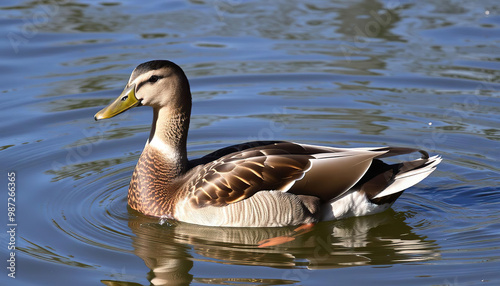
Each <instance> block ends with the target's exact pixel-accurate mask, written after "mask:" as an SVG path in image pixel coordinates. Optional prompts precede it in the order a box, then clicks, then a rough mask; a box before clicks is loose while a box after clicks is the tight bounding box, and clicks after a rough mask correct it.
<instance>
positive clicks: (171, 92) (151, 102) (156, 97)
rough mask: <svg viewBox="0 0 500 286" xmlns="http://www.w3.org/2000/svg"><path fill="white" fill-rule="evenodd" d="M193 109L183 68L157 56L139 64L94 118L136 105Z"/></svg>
mask: <svg viewBox="0 0 500 286" xmlns="http://www.w3.org/2000/svg"><path fill="white" fill-rule="evenodd" d="M142 105H144V106H151V107H153V109H155V110H160V109H162V108H167V109H169V110H172V111H175V112H179V113H184V112H190V111H191V92H190V90H189V82H188V80H187V78H186V75H185V74H184V71H182V69H181V68H180V67H179V66H178V65H176V64H174V63H173V62H171V61H166V60H154V61H149V62H145V63H142V64H140V65H138V66H137V67H136V68H135V69H134V71H133V72H132V74H131V75H130V79H129V81H128V84H127V86H126V87H125V89H124V90H123V92H122V93H121V94H120V96H119V97H118V98H117V99H116V100H115V101H113V102H112V103H111V104H110V105H108V106H107V107H105V108H104V109H102V110H101V111H99V112H97V113H96V114H95V116H94V119H95V120H99V119H106V118H111V117H113V116H115V115H118V114H120V113H122V112H124V111H127V110H129V109H131V108H132V107H136V106H142Z"/></svg>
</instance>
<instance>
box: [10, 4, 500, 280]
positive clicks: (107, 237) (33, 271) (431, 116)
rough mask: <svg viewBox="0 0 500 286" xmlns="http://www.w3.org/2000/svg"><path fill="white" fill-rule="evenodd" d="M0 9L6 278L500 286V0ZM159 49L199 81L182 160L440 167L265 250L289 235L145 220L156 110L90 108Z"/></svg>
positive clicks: (287, 231) (106, 100) (102, 103)
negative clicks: (264, 150)
mask: <svg viewBox="0 0 500 286" xmlns="http://www.w3.org/2000/svg"><path fill="white" fill-rule="evenodd" d="M434 2H435V3H434ZM0 5H1V6H0V13H1V14H0V15H1V16H0V30H1V33H0V34H1V35H2V36H1V37H0V43H1V45H0V49H1V53H0V60H1V61H0V63H1V64H0V69H1V71H2V72H1V74H2V76H1V78H0V92H1V95H0V98H1V99H2V104H0V132H1V134H2V136H1V137H0V164H1V167H2V168H1V172H2V174H0V178H1V179H0V183H1V185H0V186H1V190H2V191H1V193H2V196H1V199H2V203H1V205H2V208H1V215H2V216H4V220H3V221H4V226H3V227H2V229H3V231H2V232H1V234H0V238H1V246H0V249H1V251H0V253H1V255H2V257H1V258H2V260H3V261H6V260H7V262H4V264H3V265H4V267H3V270H2V276H1V278H0V284H2V285H62V284H70V285H150V284H151V285H186V284H193V285H202V284H215V285H287V284H290V285H331V284H339V285H345V284H350V285H363V284H370V285H403V284H404V285H478V284H481V285H499V284H500V274H499V269H500V212H499V209H500V191H499V189H498V186H499V183H500V165H499V163H498V162H499V159H500V158H499V154H500V148H499V147H500V144H499V141H500V93H499V90H500V57H499V55H498V52H499V51H500V15H499V11H500V10H499V8H500V6H499V4H498V1H493V0H492V1H463V0H456V1H455V0H447V1H404V0H402V1H392V0H390V1H376V0H356V1H284V0H283V1H257V0H256V1H247V0H211V1H210V0H207V1H203V0H193V1H168V2H167V1H165V2H160V1H158V2H152V1H151V2H147V1H141V2H134V1H89V0H81V1H78V0H75V1H20V2H19V3H17V4H12V3H10V4H9V1H7V2H4V3H2V4H0ZM152 59H169V60H172V61H174V62H176V63H177V64H179V65H180V66H181V67H182V68H183V69H184V71H185V72H186V74H187V76H188V78H189V79H190V84H191V89H192V94H193V112H192V118H191V127H190V132H189V138H188V155H189V156H190V157H191V158H197V157H200V156H202V155H204V154H207V153H209V152H211V151H214V150H216V149H218V148H222V147H224V146H228V145H232V144H236V143H240V142H244V141H250V140H289V141H294V142H301V143H308V144H319V145H329V146H339V147H363V146H403V147H415V148H421V149H425V150H427V151H428V152H429V153H430V154H431V155H436V154H439V155H441V156H442V157H443V162H442V163H441V164H440V165H439V166H438V168H437V170H436V171H435V172H434V173H433V174H432V175H431V176H429V177H428V178H427V179H425V180H424V181H422V182H421V183H419V184H417V185H416V186H414V187H411V188H409V189H408V190H407V191H406V192H405V193H404V194H403V195H402V196H401V197H400V198H399V199H398V201H397V202H396V203H395V204H394V205H393V207H392V208H391V209H389V210H387V211H386V212H383V213H380V214H377V215H372V216H366V217H359V218H350V219H345V220H339V221H333V222H323V223H319V224H317V225H316V226H315V227H314V228H313V230H312V231H311V232H309V233H307V234H304V235H302V236H299V237H297V238H296V239H295V240H294V241H292V242H289V243H285V244H282V245H278V246H275V247H268V248H258V247H257V245H258V241H260V240H262V239H266V238H269V237H274V236H280V235H287V234H290V233H291V232H292V231H293V227H284V228H215V227H202V226H197V225H191V224H187V223H179V222H175V221H169V220H168V221H159V220H158V219H152V218H148V217H145V216H142V215H140V214H138V213H136V212H134V211H133V210H130V209H129V208H128V207H127V199H126V196H127V189H128V184H129V181H130V177H131V175H132V171H133V168H134V166H135V164H136V162H137V159H138V157H139V155H140V153H141V151H142V149H143V147H144V143H145V142H146V139H147V137H148V134H149V129H150V124H151V119H152V115H151V114H152V113H151V109H150V108H147V107H142V108H136V109H134V110H131V111H129V112H126V113H124V114H121V115H119V116H117V117H115V118H112V119H108V120H103V121H99V122H95V121H94V118H93V116H94V114H95V113H96V112H97V111H98V110H100V109H101V108H102V107H104V106H105V105H107V104H108V103H109V102H111V101H112V100H114V99H115V98H116V97H117V96H118V95H119V93H120V92H121V90H122V89H123V87H124V86H125V84H126V82H127V80H128V77H129V75H130V73H131V71H132V70H133V68H134V67H135V66H137V65H138V64H140V63H142V62H145V61H147V60H152ZM9 180H10V181H9ZM9 182H10V183H14V185H15V187H14V188H12V184H11V185H9V184H8V183H9ZM9 188H11V191H9ZM9 198H15V202H14V200H9ZM8 202H14V203H15V204H14V205H11V206H9V207H10V208H7V206H8ZM4 207H5V208H4ZM12 207H15V209H14V208H12ZM9 219H10V220H9ZM12 246H15V250H11V249H9V247H12ZM11 252H13V253H14V254H15V256H14V258H13V260H14V261H15V262H14V267H13V268H10V269H9V268H8V267H9V266H11V265H12V262H13V260H12V259H11V256H10V255H11V254H10V253H11ZM9 259H10V260H11V262H9V261H8V260H9ZM6 266H7V268H6ZM12 270H13V271H12ZM13 272H14V275H15V277H16V278H15V279H13V278H12V277H9V276H8V275H9V274H12V273H13ZM14 275H11V276H14Z"/></svg>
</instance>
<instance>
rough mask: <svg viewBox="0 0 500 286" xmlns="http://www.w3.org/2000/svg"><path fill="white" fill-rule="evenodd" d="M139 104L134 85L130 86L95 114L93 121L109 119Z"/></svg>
mask: <svg viewBox="0 0 500 286" xmlns="http://www.w3.org/2000/svg"><path fill="white" fill-rule="evenodd" d="M139 104H140V101H139V100H138V99H137V98H136V97H135V84H132V85H131V86H130V87H128V88H125V89H124V90H123V92H122V93H121V94H120V96H119V97H118V98H117V99H115V101H113V102H112V103H111V104H110V105H108V106H106V107H105V108H103V109H102V110H101V111H99V112H97V113H96V114H95V115H94V119H95V120H100V119H107V118H111V117H113V116H116V115H118V114H120V113H122V112H124V111H127V110H129V109H130V108H132V107H135V106H137V105H139Z"/></svg>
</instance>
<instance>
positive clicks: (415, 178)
mask: <svg viewBox="0 0 500 286" xmlns="http://www.w3.org/2000/svg"><path fill="white" fill-rule="evenodd" d="M428 160H429V162H430V163H429V164H428V165H427V166H425V167H422V168H418V169H415V170H411V171H408V172H405V173H402V174H400V175H397V176H396V177H395V178H394V182H393V183H392V184H390V185H389V186H388V187H387V188H385V190H383V191H382V192H380V193H379V194H378V195H376V196H375V197H373V198H374V199H378V198H381V197H385V196H389V195H392V194H396V193H399V192H402V191H404V190H406V189H407V188H409V187H411V186H413V185H415V184H417V183H418V182H420V181H422V180H423V179H425V178H426V177H427V176H429V175H430V174H431V173H432V172H433V171H434V170H435V169H436V166H437V165H438V164H439V163H440V162H441V161H442V159H441V157H440V156H434V157H430V158H429V159H428Z"/></svg>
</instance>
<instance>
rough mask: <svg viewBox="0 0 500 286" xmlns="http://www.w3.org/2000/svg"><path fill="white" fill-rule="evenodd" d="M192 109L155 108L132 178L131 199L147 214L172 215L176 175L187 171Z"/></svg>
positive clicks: (131, 204) (133, 204)
mask: <svg viewBox="0 0 500 286" xmlns="http://www.w3.org/2000/svg"><path fill="white" fill-rule="evenodd" d="M189 115H190V114H189V112H182V111H180V110H167V109H155V110H154V115H153V125H152V126H151V133H150V135H149V139H148V142H147V143H146V146H145V147H144V150H143V152H142V154H141V156H140V158H139V161H138V162H137V166H136V167H135V170H134V174H133V175H132V180H131V182H130V187H129V193H128V203H129V205H130V206H131V207H132V208H133V209H135V210H137V211H139V212H141V213H144V214H146V215H152V216H166V217H169V216H172V214H173V205H175V201H176V200H177V197H178V194H177V192H176V191H177V188H178V186H176V184H175V179H176V178H177V177H179V176H181V175H182V174H184V173H185V172H186V171H187V166H188V159H187V152H186V141H187V133H188V129H189Z"/></svg>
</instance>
